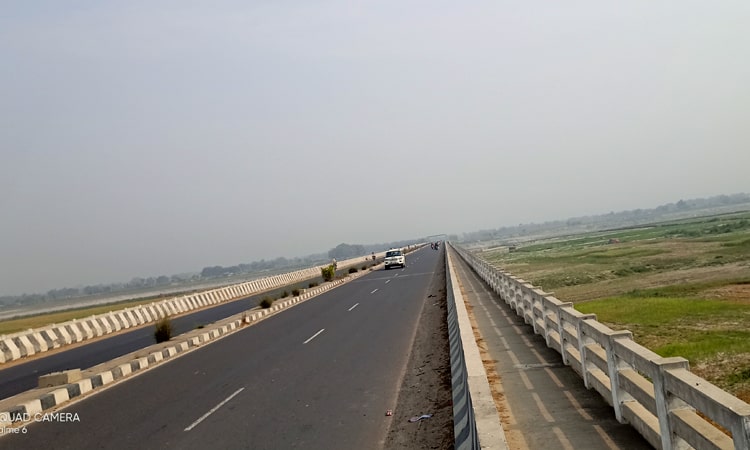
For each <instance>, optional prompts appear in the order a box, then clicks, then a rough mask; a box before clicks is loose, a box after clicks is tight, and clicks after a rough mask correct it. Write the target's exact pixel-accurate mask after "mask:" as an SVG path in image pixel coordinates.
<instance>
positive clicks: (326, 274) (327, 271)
mask: <svg viewBox="0 0 750 450" xmlns="http://www.w3.org/2000/svg"><path fill="white" fill-rule="evenodd" d="M320 275H321V276H322V277H323V279H324V280H325V281H333V279H334V278H335V277H336V268H335V267H334V265H333V264H331V265H330V266H327V267H323V268H321V269H320Z"/></svg>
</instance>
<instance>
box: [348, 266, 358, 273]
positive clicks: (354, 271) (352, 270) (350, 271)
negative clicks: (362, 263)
mask: <svg viewBox="0 0 750 450" xmlns="http://www.w3.org/2000/svg"><path fill="white" fill-rule="evenodd" d="M349 273H357V268H356V267H350V268H349Z"/></svg>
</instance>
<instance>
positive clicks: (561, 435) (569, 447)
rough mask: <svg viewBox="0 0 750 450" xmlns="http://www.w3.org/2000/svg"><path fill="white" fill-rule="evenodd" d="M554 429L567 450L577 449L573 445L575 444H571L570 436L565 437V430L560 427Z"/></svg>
mask: <svg viewBox="0 0 750 450" xmlns="http://www.w3.org/2000/svg"><path fill="white" fill-rule="evenodd" d="M552 431H553V432H554V433H555V436H557V439H558V440H559V441H560V444H562V448H564V449H565V450H575V448H574V447H573V444H571V443H570V441H569V440H568V438H567V437H565V433H563V431H562V430H561V429H560V428H558V427H554V428H553V429H552Z"/></svg>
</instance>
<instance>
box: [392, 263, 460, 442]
mask: <svg viewBox="0 0 750 450" xmlns="http://www.w3.org/2000/svg"><path fill="white" fill-rule="evenodd" d="M444 252H445V250H441V253H442V254H441V259H440V262H439V265H440V266H439V268H438V270H437V271H436V272H435V275H434V276H433V278H432V282H431V284H430V288H429V291H428V298H426V299H425V304H424V308H423V309H422V316H421V317H420V320H419V325H418V328H417V333H416V335H415V337H414V343H413V345H412V350H411V354H410V356H409V363H408V366H407V368H406V372H405V374H404V379H403V381H402V384H401V389H400V390H399V394H398V401H397V403H396V406H395V408H394V409H393V421H392V422H391V426H390V429H389V430H388V434H387V437H386V441H385V445H384V448H385V449H386V450H391V449H452V448H454V438H453V402H452V393H451V368H450V349H449V346H448V324H447V308H446V300H447V297H446V291H445V259H444V258H445V253H444ZM426 414H432V417H430V418H425V419H422V420H419V421H417V422H410V421H409V419H411V418H413V417H420V416H422V415H426Z"/></svg>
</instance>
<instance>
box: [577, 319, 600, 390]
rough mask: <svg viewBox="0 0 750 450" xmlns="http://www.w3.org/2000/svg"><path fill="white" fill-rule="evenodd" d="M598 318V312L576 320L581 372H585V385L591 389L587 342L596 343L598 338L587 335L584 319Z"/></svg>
mask: <svg viewBox="0 0 750 450" xmlns="http://www.w3.org/2000/svg"><path fill="white" fill-rule="evenodd" d="M589 319H592V320H596V314H584V315H582V316H581V317H580V318H579V319H578V321H577V322H576V332H577V333H578V354H579V355H581V372H583V385H584V386H586V389H591V384H590V383H589V367H588V366H589V362H588V361H589V357H588V352H587V351H586V345H587V344H596V343H597V342H596V340H595V339H593V338H592V337H590V336H586V334H585V333H584V332H583V329H582V327H583V321H584V320H589Z"/></svg>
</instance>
